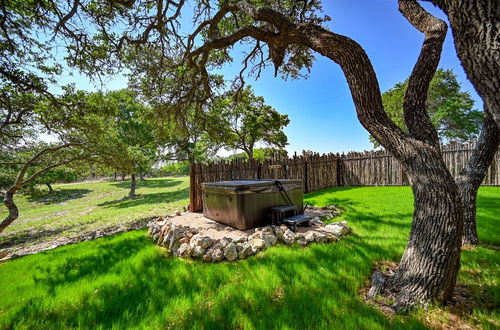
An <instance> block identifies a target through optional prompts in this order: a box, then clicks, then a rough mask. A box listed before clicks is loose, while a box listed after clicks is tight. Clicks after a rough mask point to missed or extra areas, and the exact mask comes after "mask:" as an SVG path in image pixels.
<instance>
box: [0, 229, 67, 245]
mask: <svg viewBox="0 0 500 330" xmlns="http://www.w3.org/2000/svg"><path fill="white" fill-rule="evenodd" d="M73 227H75V225H66V226H61V227H58V228H54V229H44V228H33V229H26V230H22V231H14V232H7V233H2V235H0V248H10V247H13V246H16V245H19V244H25V243H30V242H34V241H36V240H38V239H40V238H47V240H49V241H50V237H53V236H56V235H58V234H60V233H62V232H64V231H66V230H68V229H71V228H73Z"/></svg>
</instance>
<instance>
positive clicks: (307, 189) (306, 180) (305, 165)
mask: <svg viewBox="0 0 500 330" xmlns="http://www.w3.org/2000/svg"><path fill="white" fill-rule="evenodd" d="M307 172H308V171H307V160H304V192H305V193H308V192H309V177H308V175H307V174H308V173H307Z"/></svg>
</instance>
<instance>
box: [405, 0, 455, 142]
mask: <svg viewBox="0 0 500 330" xmlns="http://www.w3.org/2000/svg"><path fill="white" fill-rule="evenodd" d="M399 11H400V12H401V13H402V14H403V16H404V17H405V18H406V19H407V20H408V21H409V22H410V23H411V24H412V25H413V26H414V27H415V28H416V29H418V30H419V31H420V32H422V33H424V34H425V39H424V42H423V45H422V49H421V50H420V55H419V57H418V60H417V63H416V64H415V66H414V67H413V71H412V73H411V75H410V78H409V80H408V87H407V89H406V92H405V96H404V102H403V110H404V119H405V124H406V127H407V128H408V130H409V132H410V134H411V135H412V136H413V137H415V138H416V139H417V140H420V141H423V142H426V143H429V144H431V145H433V146H435V147H439V137H438V134H437V131H436V129H435V127H434V125H433V124H432V122H431V120H430V118H429V114H428V113H427V106H426V102H427V91H428V89H429V85H430V82H431V80H432V78H433V76H434V73H435V72H436V69H437V67H438V64H439V59H440V58H441V51H442V48H443V43H444V39H445V37H446V31H447V25H446V23H445V22H444V21H442V20H440V19H437V18H436V17H434V16H432V15H431V14H429V13H428V12H426V11H425V10H424V9H423V8H422V7H421V6H420V5H419V4H418V3H417V2H416V1H414V0H399Z"/></svg>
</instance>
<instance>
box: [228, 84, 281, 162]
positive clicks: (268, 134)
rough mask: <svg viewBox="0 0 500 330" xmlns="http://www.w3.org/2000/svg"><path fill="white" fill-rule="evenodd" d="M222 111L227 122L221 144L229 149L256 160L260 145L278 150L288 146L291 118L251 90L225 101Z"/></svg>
mask: <svg viewBox="0 0 500 330" xmlns="http://www.w3.org/2000/svg"><path fill="white" fill-rule="evenodd" d="M219 107H221V109H220V112H221V120H222V121H223V130H222V131H220V132H219V134H220V135H221V138H220V140H221V141H224V142H223V145H224V146H225V147H226V148H227V149H240V150H243V151H244V152H245V153H246V154H247V156H248V158H249V159H253V158H254V149H255V145H256V144H257V143H258V142H262V143H265V144H267V145H268V146H270V147H274V148H278V149H283V148H284V147H285V146H286V145H287V144H288V143H287V140H288V139H287V136H286V135H285V133H284V132H283V128H284V127H285V126H286V125H288V123H289V122H290V120H289V119H288V116H287V115H282V114H280V113H279V112H278V111H276V110H275V109H274V108H272V107H271V106H269V105H266V104H265V102H264V98H263V97H260V96H256V95H254V93H253V91H252V90H251V88H250V86H246V87H245V88H244V89H243V90H242V91H241V93H233V94H230V95H229V96H228V97H225V98H223V99H222V100H221V101H220V104H219Z"/></svg>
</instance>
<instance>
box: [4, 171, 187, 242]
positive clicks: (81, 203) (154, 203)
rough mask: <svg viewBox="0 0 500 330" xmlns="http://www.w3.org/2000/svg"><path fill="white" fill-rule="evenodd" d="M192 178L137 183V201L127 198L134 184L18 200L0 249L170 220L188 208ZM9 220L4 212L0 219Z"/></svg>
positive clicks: (61, 189) (67, 189) (69, 188)
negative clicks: (162, 218)
mask: <svg viewBox="0 0 500 330" xmlns="http://www.w3.org/2000/svg"><path fill="white" fill-rule="evenodd" d="M188 182H189V180H188V178H187V177H182V178H157V179H147V180H146V181H138V182H137V191H136V193H137V197H136V198H134V199H128V198H126V197H127V196H128V192H129V189H130V181H116V182H94V183H89V182H87V183H78V184H61V185H54V189H55V193H53V194H49V193H48V192H47V193H43V194H39V195H36V196H27V195H18V196H16V197H15V201H16V203H17V205H18V207H19V209H20V216H19V218H18V219H17V220H15V221H14V222H13V223H12V225H11V226H9V227H7V229H6V230H5V231H4V232H3V233H2V234H0V248H1V247H2V246H3V247H8V246H12V245H15V244H19V243H24V242H26V241H29V242H30V243H40V242H47V243H49V244H52V243H53V242H54V241H57V239H59V238H64V237H66V238H67V237H74V236H78V235H83V234H85V233H91V232H95V231H97V230H108V229H113V228H120V227H122V228H126V227H129V226H131V225H133V224H135V223H138V222H146V221H147V220H148V219H149V218H151V217H152V216H159V215H166V214H169V213H172V211H174V210H175V209H181V208H182V207H183V206H186V205H187V204H188V203H189V190H188ZM6 215H7V212H6V208H5V207H1V208H0V219H1V218H3V217H5V216H6Z"/></svg>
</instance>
